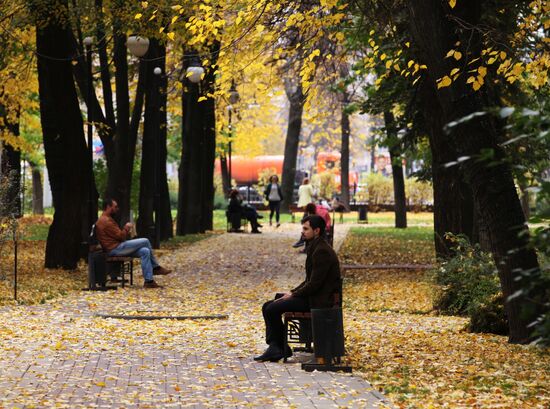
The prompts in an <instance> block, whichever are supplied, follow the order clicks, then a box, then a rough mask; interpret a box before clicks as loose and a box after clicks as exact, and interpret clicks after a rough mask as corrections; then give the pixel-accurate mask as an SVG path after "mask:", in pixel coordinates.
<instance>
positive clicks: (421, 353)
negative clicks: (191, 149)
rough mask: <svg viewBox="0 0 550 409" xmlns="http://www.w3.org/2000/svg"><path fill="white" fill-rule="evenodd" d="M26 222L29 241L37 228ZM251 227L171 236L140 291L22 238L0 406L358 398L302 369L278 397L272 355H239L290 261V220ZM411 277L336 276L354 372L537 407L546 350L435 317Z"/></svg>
mask: <svg viewBox="0 0 550 409" xmlns="http://www.w3.org/2000/svg"><path fill="white" fill-rule="evenodd" d="M33 226H34V225H33ZM336 228H337V232H338V231H339V227H338V225H337V226H336ZM32 229H34V230H33V231H34V232H35V233H36V234H35V236H34V237H35V238H40V234H43V233H40V231H39V229H40V228H38V232H37V228H36V227H32V228H31V230H32ZM340 229H342V230H343V228H341V227H340ZM264 230H265V233H264V235H262V236H254V237H253V236H251V235H222V236H217V237H212V238H209V239H208V240H203V241H200V242H197V243H188V241H195V240H196V239H198V238H201V239H202V238H203V237H198V238H185V239H177V240H176V241H174V242H172V243H170V244H169V245H167V246H164V249H163V250H162V251H161V254H162V262H163V263H164V264H166V265H168V266H169V267H172V268H173V269H175V270H176V273H175V274H173V275H171V276H167V277H161V278H160V279H159V281H161V282H162V283H163V284H166V288H165V289H163V290H155V291H145V290H143V289H142V288H140V287H139V285H137V286H135V287H134V288H127V289H125V290H118V291H116V292H109V293H81V292H79V291H78V290H79V289H80V288H82V287H84V286H85V281H86V273H85V265H83V266H82V268H81V270H80V272H76V273H74V272H66V271H61V270H59V271H57V270H55V271H47V270H43V269H42V267H41V266H42V260H43V253H42V252H43V245H44V243H43V242H41V241H34V243H23V244H22V247H21V249H22V250H21V253H20V254H21V257H22V260H21V265H22V266H21V267H20V269H21V270H22V271H27V272H29V273H30V274H28V281H27V283H28V286H25V285H23V284H22V289H21V290H20V297H26V298H25V299H24V301H25V302H26V303H31V304H32V303H39V302H41V301H43V302H44V304H43V305H37V306H30V307H28V306H8V305H7V306H5V307H3V308H2V309H0V334H1V335H0V336H1V337H2V340H3V342H2V343H1V345H0V364H1V365H2V370H0V386H2V388H3V390H5V391H7V392H5V393H4V394H3V396H2V399H0V408H2V404H4V405H5V407H10V408H11V407H13V406H15V407H19V406H20V405H21V404H29V405H31V406H29V407H32V405H36V406H38V407H52V406H55V405H58V406H60V407H69V408H75V407H90V405H89V403H90V397H95V396H96V395H98V396H99V395H100V396H102V400H96V401H94V402H95V404H96V405H98V406H100V407H102V406H101V405H100V403H104V404H105V405H104V406H106V407H111V406H114V407H129V406H132V405H138V406H139V407H148V405H149V407H172V406H174V407H184V406H185V405H184V404H182V402H184V401H185V400H184V399H187V402H189V397H192V398H193V399H194V400H193V402H195V404H197V405H204V406H209V407H226V406H227V405H231V404H232V405H233V406H235V407H243V406H251V407H258V406H267V407H273V406H281V407H284V406H285V405H286V407H288V406H289V405H290V404H289V402H294V403H292V404H293V405H295V407H310V406H311V405H313V404H312V403H311V402H313V400H315V399H317V398H319V397H322V398H323V399H324V397H327V399H328V397H329V396H330V397H331V399H332V398H333V397H337V398H338V399H339V400H338V399H337V402H338V403H337V405H340V406H341V407H346V406H347V407H366V405H367V403H366V402H367V401H365V400H362V399H363V398H362V397H361V396H363V395H361V396H359V395H360V394H364V393H370V392H369V390H367V389H365V390H362V389H361V387H359V386H358V385H355V386H353V387H351V386H349V385H348V384H346V383H345V382H342V381H341V380H337V381H334V379H331V380H330V382H329V384H330V385H331V386H327V385H325V386H323V387H321V386H319V384H315V386H312V385H313V383H312V382H313V381H312V380H307V381H303V380H302V381H300V382H301V383H300V382H299V383H298V384H297V385H294V386H293V387H292V388H291V389H290V390H291V392H292V394H295V395H293V397H292V398H291V397H289V396H286V395H285V394H284V393H283V392H281V388H280V385H275V384H274V383H273V382H280V381H281V379H284V378H285V377H288V376H291V375H289V372H285V373H282V372H280V369H281V368H283V369H284V366H279V365H280V364H274V365H272V366H269V367H268V372H265V373H262V374H260V375H258V374H257V373H256V372H255V371H256V370H257V366H254V363H251V362H250V357H251V356H253V355H254V354H256V353H257V352H258V351H260V350H261V349H262V348H263V334H262V321H261V317H260V312H259V308H260V306H261V304H262V302H264V301H265V300H266V299H268V298H269V297H270V296H271V295H272V294H273V293H274V292H276V291H279V290H281V289H283V290H284V289H288V288H290V287H292V286H293V285H295V284H296V281H297V280H299V278H300V276H301V268H302V264H303V256H299V255H297V254H296V253H295V250H292V249H291V248H290V245H291V244H292V242H293V241H294V240H295V238H296V234H297V232H298V230H299V225H298V224H294V225H291V224H284V225H283V226H282V227H281V228H280V229H279V230H276V229H269V228H266V229H264ZM285 232H286V233H285ZM33 234H34V233H33ZM432 234H433V232H432V230H431V228H429V227H415V228H410V229H407V230H405V231H402V230H399V231H396V230H394V229H391V228H386V227H384V228H381V227H373V226H371V225H369V226H368V227H360V228H354V230H353V232H352V233H351V234H349V235H348V238H347V240H346V241H345V243H344V244H343V246H342V248H341V251H340V256H341V259H342V260H343V262H344V263H346V264H414V263H417V264H431V263H434V254H433V245H432V242H431V239H432ZM182 241H183V242H182ZM6 264H7V263H3V265H6ZM8 264H9V263H8ZM426 274H427V273H426V272H422V271H400V270H395V271H385V270H373V271H368V270H357V271H353V272H348V274H347V276H346V278H345V292H344V308H345V309H344V319H345V332H346V346H347V349H348V353H349V357H348V358H349V360H350V361H351V362H352V363H353V366H354V371H355V373H356V374H359V375H361V376H363V377H364V378H365V379H366V380H368V381H370V382H371V383H372V384H373V386H374V387H375V388H376V389H378V390H381V391H384V393H385V395H386V396H388V397H389V398H390V399H391V400H392V401H393V403H394V405H395V406H398V407H403V408H408V407H411V408H413V407H417V408H429V407H434V408H439V407H453V408H454V407H463V408H471V407H474V408H475V407H478V408H493V407H494V408H547V407H550V388H549V385H550V375H549V374H550V357H549V355H548V353H547V352H546V353H543V352H542V351H540V350H537V349H535V348H532V347H527V346H517V345H509V344H508V343H507V342H506V338H505V337H501V336H494V335H483V334H470V333H467V332H465V331H464V329H463V328H464V327H465V325H466V320H465V319H464V318H461V317H446V316H437V315H435V314H434V312H433V311H432V307H431V291H432V289H431V284H430V283H429V280H428V279H427V276H426ZM21 280H24V278H21ZM136 282H137V283H138V284H139V283H141V277H140V273H139V269H138V272H137V280H136ZM4 287H5V288H4ZM4 287H0V288H1V289H0V294H2V297H3V301H2V302H4V304H13V302H12V301H11V300H10V296H11V289H10V288H9V285H6V286H4ZM62 289H63V290H62ZM62 293H65V294H66V295H64V296H63V297H60V295H62ZM47 298H52V299H47ZM44 300H45V301H44ZM99 313H108V314H125V315H132V314H134V315H148V314H150V315H159V314H166V315H190V314H191V315H196V314H211V313H216V314H229V318H228V319H227V320H213V321H173V320H161V321H150V322H147V321H146V322H144V321H116V320H110V319H107V320H105V319H101V318H97V317H95V316H94V314H99ZM152 351H155V352H154V353H153V352H152ZM102 365H105V366H106V367H105V368H103V367H102ZM6 368H9V370H6ZM128 368H130V370H129V369H128ZM288 368H293V366H289V367H288ZM3 370H4V372H3ZM128 371H129V372H128ZM269 371H272V372H269ZM273 371H275V372H273ZM285 371H286V369H285ZM159 372H160V373H162V374H163V375H162V377H161V378H160V380H159V379H158V376H159ZM59 373H64V374H65V375H66V379H65V378H63V376H58V374H59ZM182 373H183V374H182ZM52 374H53V375H52ZM178 374H179V375H178ZM21 378H23V381H20V379H21ZM250 378H251V379H250ZM312 379H313V378H312ZM346 379H348V378H346ZM349 379H352V378H349ZM52 384H53V385H57V386H58V387H57V389H54V390H52ZM119 384H123V385H125V386H124V388H123V387H122V386H117V385H119ZM159 385H160V386H159ZM158 388H161V389H162V392H158ZM323 394H325V395H323ZM38 397H39V398H40V399H38ZM37 399H38V400H37ZM79 399H80V400H79ZM94 399H95V398H94ZM292 399H297V400H292ZM312 399H313V400H312ZM113 402H118V406H116V405H111V403H113ZM308 402H309V403H308ZM18 405H19V406H18ZM327 405H328V404H327Z"/></svg>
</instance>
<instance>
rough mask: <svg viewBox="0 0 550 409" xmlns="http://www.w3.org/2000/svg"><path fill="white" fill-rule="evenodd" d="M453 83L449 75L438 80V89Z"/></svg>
mask: <svg viewBox="0 0 550 409" xmlns="http://www.w3.org/2000/svg"><path fill="white" fill-rule="evenodd" d="M452 83H453V80H452V79H451V77H449V76H448V75H445V76H444V77H443V78H440V79H439V80H437V89H441V88H446V87H448V86H449V85H451V84H452Z"/></svg>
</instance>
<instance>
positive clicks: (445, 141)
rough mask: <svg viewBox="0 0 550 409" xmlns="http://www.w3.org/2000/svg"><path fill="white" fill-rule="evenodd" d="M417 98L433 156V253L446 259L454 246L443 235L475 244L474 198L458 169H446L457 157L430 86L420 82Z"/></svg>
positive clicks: (433, 91) (452, 252) (451, 253)
mask: <svg viewBox="0 0 550 409" xmlns="http://www.w3.org/2000/svg"><path fill="white" fill-rule="evenodd" d="M419 95H420V100H419V102H420V104H421V106H422V110H423V118H422V119H423V121H424V123H425V127H426V131H427V133H428V138H429V141H430V150H431V154H432V182H433V190H434V242H435V252H436V256H437V257H438V258H440V259H447V258H449V257H452V256H453V255H454V243H453V241H452V240H449V239H447V238H446V233H452V234H463V235H465V236H466V237H468V238H469V239H470V241H471V242H476V241H477V237H478V233H477V232H478V231H479V229H478V228H477V227H476V225H475V221H476V218H475V212H474V198H473V194H472V189H471V188H470V186H469V185H468V184H467V183H466V182H465V181H464V176H463V173H462V170H461V167H460V165H455V166H446V164H449V163H451V162H454V161H456V154H455V151H454V149H453V147H452V146H451V142H450V141H449V136H448V135H447V134H446V133H445V132H444V131H443V127H444V125H445V123H444V122H443V118H442V115H443V113H442V111H441V106H440V105H439V102H438V101H437V95H436V93H435V89H434V87H433V85H432V84H431V83H428V81H423V82H422V83H421V87H420V92H419Z"/></svg>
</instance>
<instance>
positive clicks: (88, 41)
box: [84, 37, 94, 227]
mask: <svg viewBox="0 0 550 409" xmlns="http://www.w3.org/2000/svg"><path fill="white" fill-rule="evenodd" d="M93 42H94V39H93V37H86V38H85V39H84V46H85V47H86V61H87V63H88V64H87V68H88V89H87V90H86V91H87V93H88V96H87V99H88V156H89V159H90V181H89V188H88V189H89V191H88V215H89V225H88V227H91V225H92V224H93V222H94V217H93V212H94V208H93V196H92V195H93V190H94V180H93V177H92V174H93V172H94V167H93V166H94V150H93V125H92V121H93V117H92V98H93V78H92V44H93Z"/></svg>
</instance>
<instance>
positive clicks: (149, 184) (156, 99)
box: [136, 39, 160, 243]
mask: <svg viewBox="0 0 550 409" xmlns="http://www.w3.org/2000/svg"><path fill="white" fill-rule="evenodd" d="M150 41H151V43H150V45H149V52H148V56H149V58H157V57H158V56H159V52H160V49H159V44H158V40H156V39H151V40H150ZM155 63H157V61H155ZM153 65H154V64H148V66H147V71H146V72H147V85H146V91H145V118H144V123H143V139H142V152H141V173H140V183H139V216H138V219H137V223H136V228H137V233H138V235H139V236H141V237H146V238H148V239H149V240H150V241H151V243H154V241H155V218H154V213H155V192H156V185H157V177H158V172H157V168H156V167H155V165H156V164H157V161H158V158H159V157H160V155H159V151H158V149H160V95H159V89H160V82H159V80H160V78H158V77H159V76H157V75H155V74H154V68H155V67H154V66H153Z"/></svg>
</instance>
